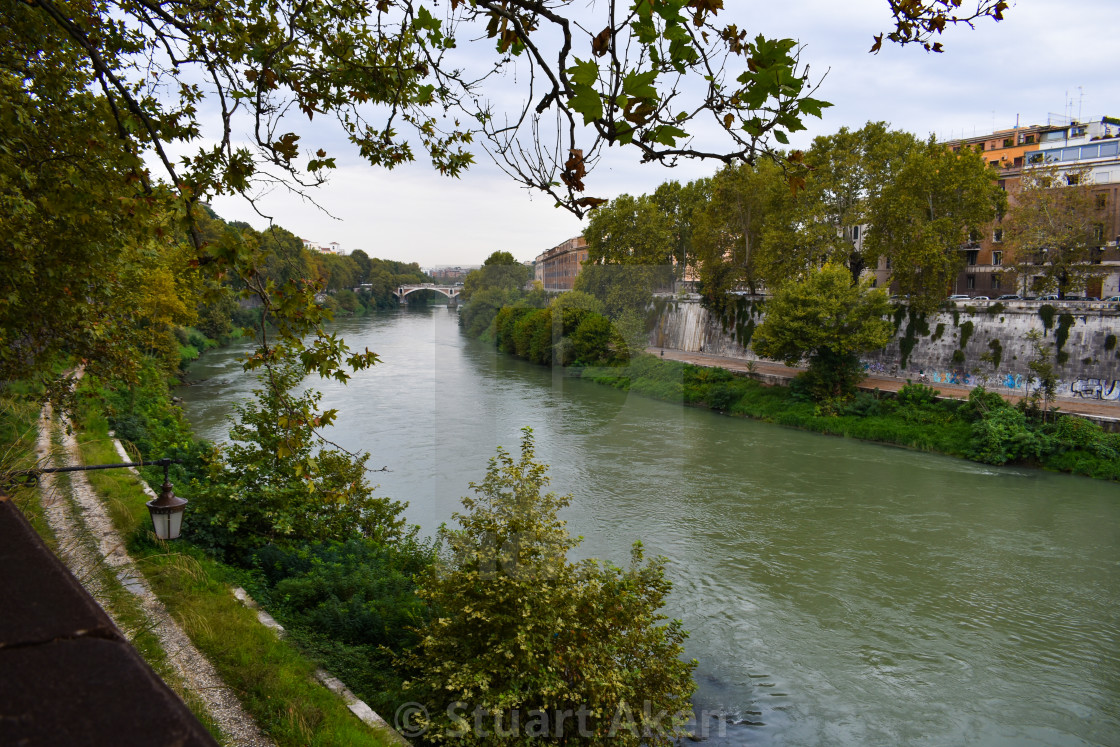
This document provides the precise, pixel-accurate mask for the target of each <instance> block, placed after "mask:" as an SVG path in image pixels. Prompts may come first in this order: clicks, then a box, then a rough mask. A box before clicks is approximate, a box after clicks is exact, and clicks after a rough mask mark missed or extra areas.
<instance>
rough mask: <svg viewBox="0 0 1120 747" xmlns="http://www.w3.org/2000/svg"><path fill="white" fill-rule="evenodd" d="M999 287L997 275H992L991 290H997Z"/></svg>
mask: <svg viewBox="0 0 1120 747" xmlns="http://www.w3.org/2000/svg"><path fill="white" fill-rule="evenodd" d="M999 289H1000V279H999V275H992V290H999Z"/></svg>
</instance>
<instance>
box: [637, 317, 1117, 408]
mask: <svg viewBox="0 0 1120 747" xmlns="http://www.w3.org/2000/svg"><path fill="white" fill-rule="evenodd" d="M659 304H660V305H661V310H660V315H659V318H658V322H657V325H656V326H655V328H654V330H653V332H652V333H651V334H650V344H651V345H654V346H657V347H666V348H671V349H677V350H685V351H689V352H704V353H708V354H711V355H721V356H727V357H731V358H742V359H746V360H751V359H757V358H758V356H756V355H755V354H754V353H753V351H752V350H751V349H750V338H751V336H752V335H753V332H754V328H755V327H756V326H757V325H758V324H759V323H761V321H762V319H763V317H764V314H765V301H763V300H761V299H758V298H753V297H749V296H740V297H737V298H736V300H735V302H734V311H733V312H731V313H729V314H728V316H727V318H725V319H719V318H716V317H714V316H713V315H712V314H710V313H709V312H708V310H707V309H705V308H703V307H702V306H701V305H700V303H699V300H698V299H697V298H688V299H671V300H670V299H661V300H659ZM892 323H893V324H894V326H895V328H896V332H895V334H894V337H893V338H892V339H891V342H890V344H888V345H887V347H886V348H885V349H884V350H882V351H880V352H878V353H874V354H869V355H867V356H865V358H864V364H865V366H866V367H867V369H868V371H869V372H872V373H875V374H877V375H886V376H896V377H898V378H900V379H906V378H916V377H917V375H918V373H919V371H924V372H925V373H926V375H927V376H928V377H929V380H930V383H932V384H937V383H955V384H965V385H970V386H975V385H977V384H984V385H985V386H987V387H988V388H989V389H995V390H997V391H1001V392H1004V393H1012V394H1024V393H1025V392H1027V391H1028V387H1029V385H1030V372H1029V369H1028V368H1027V362H1028V361H1029V360H1030V359H1031V358H1032V357H1033V351H1032V350H1031V347H1030V343H1029V341H1028V340H1027V338H1026V336H1027V333H1028V332H1029V331H1030V330H1032V329H1037V330H1038V331H1039V332H1041V333H1042V334H1043V336H1044V340H1045V342H1046V343H1047V344H1048V345H1049V346H1050V350H1051V352H1052V353H1053V354H1054V358H1055V363H1056V364H1060V365H1056V370H1057V371H1058V375H1059V377H1060V379H1061V381H1060V384H1059V396H1063V397H1071V398H1081V399H1100V400H1112V401H1117V400H1120V342H1118V340H1117V338H1118V337H1120V311H1118V310H1117V308H1116V305H1115V304H1105V303H1092V304H1089V303H1072V302H1070V303H1066V302H1053V303H1049V304H1039V303H1037V302H1012V303H1008V304H1006V305H1005V304H997V303H996V302H990V303H988V304H983V303H981V304H977V305H967V304H960V305H959V306H957V307H956V308H953V309H950V310H944V311H941V312H939V313H936V314H930V315H928V316H925V317H922V316H919V315H911V314H910V313H909V312H908V311H907V309H906V308H905V307H896V311H895V314H894V315H893V317H892Z"/></svg>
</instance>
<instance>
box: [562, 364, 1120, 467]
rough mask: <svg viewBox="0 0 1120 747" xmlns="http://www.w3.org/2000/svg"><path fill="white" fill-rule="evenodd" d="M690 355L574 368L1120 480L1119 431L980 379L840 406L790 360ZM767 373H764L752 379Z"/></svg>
mask: <svg viewBox="0 0 1120 747" xmlns="http://www.w3.org/2000/svg"><path fill="white" fill-rule="evenodd" d="M742 365H743V366H744V369H745V370H741V371H732V370H729V369H728V368H723V367H719V366H714V365H696V364H693V363H687V362H683V361H679V360H672V359H666V358H665V357H663V356H661V355H660V351H659V354H658V355H657V356H653V355H650V354H648V353H647V354H643V355H641V356H638V357H635V358H633V359H632V360H631V361H630V363H629V365H627V366H606V367H586V368H573V369H572V373H573V374H575V375H579V376H580V377H581V378H586V379H590V380H593V381H595V382H598V383H601V384H607V385H609V386H613V387H616V388H619V389H625V390H627V391H629V392H632V393H635V394H641V395H643V396H648V397H653V398H655V399H661V400H664V401H668V402H680V403H682V404H687V405H691V406H698V407H707V408H709V409H712V410H715V411H718V412H721V413H724V414H728V415H733V416H741V417H749V418H753V419H755V420H761V421H763V422H769V423H775V424H778V425H785V426H791V427H795V428H800V429H802V430H808V431H813V432H815V433H822V434H827V435H834V436H843V437H845V438H857V439H860V440H864V441H872V442H876V443H883V444H892V445H896V446H903V447H907V448H912V449H918V450H921V451H929V452H934V453H939V454H945V455H948V456H953V457H959V458H963V459H968V460H971V461H976V462H982V463H985V464H994V465H1003V464H1015V465H1021V466H1028V467H1040V468H1042V469H1047V470H1052V471H1056V472H1068V473H1071V474H1076V475H1083V476H1086V477H1092V478H1096V479H1103V480H1113V481H1116V480H1120V434H1115V433H1106V432H1105V431H1104V430H1103V429H1102V428H1101V426H1100V425H1098V424H1096V423H1094V422H1091V421H1089V420H1086V419H1083V418H1077V417H1071V416H1066V415H1061V414H1054V413H1049V414H1043V413H1041V412H1036V411H1034V410H1032V409H1031V408H1030V407H1027V406H1025V405H1026V404H1027V403H1019V404H1020V405H1024V406H1018V407H1017V406H1014V405H1012V403H1010V402H1008V401H1007V400H1006V399H1004V398H1003V397H1001V396H1000V395H998V394H995V393H993V392H985V391H984V390H983V389H982V388H980V387H977V388H974V389H972V390H971V391H970V393H969V395H968V397H967V399H966V400H963V401H962V400H959V399H953V398H943V397H940V396H939V395H940V394H941V393H940V392H939V390H937V389H935V388H933V387H929V386H924V385H921V384H905V385H902V386H900V387H898V389H897V390H896V391H891V393H890V395H888V394H886V393H885V391H884V390H880V389H877V388H873V389H872V390H871V391H866V390H865V391H862V392H860V393H859V394H858V395H857V396H856V397H855V398H854V399H852V400H851V401H850V402H848V403H845V404H843V405H841V406H840V407H839V408H838V409H835V410H833V409H827V408H824V407H822V406H821V405H820V404H817V403H814V402H813V401H811V399H810V398H808V397H807V396H805V395H803V394H801V393H800V392H799V391H798V387H797V379H796V377H793V378H792V379H790V380H789V382H790V384H789V385H783V383H782V382H781V381H779V380H780V379H784V378H785V377H786V376H788V375H789V374H790V373H792V371H791V370H788V369H787V370H786V371H784V372H783V371H773V370H757V364H754V363H753V362H744V363H743V364H742ZM756 377H758V378H762V379H764V380H767V381H766V383H763V382H762V381H759V380H757V379H756Z"/></svg>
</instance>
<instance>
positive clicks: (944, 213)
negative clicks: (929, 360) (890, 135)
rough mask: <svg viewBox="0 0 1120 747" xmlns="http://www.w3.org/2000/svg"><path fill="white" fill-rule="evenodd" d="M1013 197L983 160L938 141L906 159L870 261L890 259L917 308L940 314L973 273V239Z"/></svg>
mask: <svg viewBox="0 0 1120 747" xmlns="http://www.w3.org/2000/svg"><path fill="white" fill-rule="evenodd" d="M1006 204H1007V197H1006V195H1005V194H1004V192H1003V190H1002V189H1000V188H999V186H998V184H997V174H996V172H995V170H994V169H991V168H990V167H989V166H988V164H987V162H986V161H985V160H984V158H983V157H982V156H981V154H980V153H978V152H976V151H973V150H971V149H969V148H962V149H961V150H960V151H957V152H954V151H952V150H950V149H949V148H948V147H946V146H944V145H940V144H938V143H936V142H935V141H934V140H933V138H932V137H931V138H930V140H929V141H928V142H927V143H926V144H925V145H924V146H922V147H920V148H915V149H914V150H912V151H911V152H910V153H909V154H908V155H907V156H906V158H905V161H904V162H903V164H902V167H901V168H900V169H899V171H898V174H897V176H896V177H895V178H894V180H893V181H891V182H890V183H888V184H886V185H885V186H884V187H883V190H882V192H881V193H880V196H879V198H878V199H877V200H875V201H874V202H873V204H872V207H871V211H870V219H871V226H870V228H869V229H868V232H867V237H866V241H865V243H864V246H865V248H866V250H867V251H866V255H867V261H868V262H873V261H877V260H878V258H879V257H881V256H882V257H886V258H887V260H888V261H889V262H890V263H891V267H892V275H891V278H892V281H893V282H895V283H897V284H898V288H899V290H900V291H901V292H902V293H905V294H909V295H910V303H911V306H912V307H914V308H917V309H920V310H926V311H928V310H932V309H934V308H936V307H937V306H938V304H940V303H941V301H942V300H943V299H944V298H945V295H946V293H947V292H948V291H949V289H950V288H951V287H952V283H953V279H954V278H955V277H956V276H957V274H958V273H959V272H960V271H961V269H963V268H964V266H965V261H966V257H965V254H964V252H963V251H962V250H963V249H965V248H966V245H967V242H968V241H969V237H970V236H971V235H975V234H977V233H979V231H980V230H981V228H983V227H984V226H985V225H987V224H988V223H990V222H991V221H992V220H994V219H995V218H996V217H997V216H999V215H1002V213H1003V211H1004V209H1005V207H1006Z"/></svg>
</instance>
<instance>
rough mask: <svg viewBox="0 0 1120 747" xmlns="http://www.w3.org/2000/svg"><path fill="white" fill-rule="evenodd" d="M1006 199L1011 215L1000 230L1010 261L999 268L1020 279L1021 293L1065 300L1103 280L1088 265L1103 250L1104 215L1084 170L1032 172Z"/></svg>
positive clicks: (1096, 267) (1098, 269)
mask: <svg viewBox="0 0 1120 747" xmlns="http://www.w3.org/2000/svg"><path fill="white" fill-rule="evenodd" d="M1011 199H1012V200H1013V201H1014V209H1013V210H1011V211H1010V212H1009V214H1008V218H1007V220H1006V221H1005V222H1004V226H1003V240H1004V243H1005V244H1006V246H1007V249H1008V255H1009V256H1008V257H1007V260H1008V261H1006V262H1005V263H1004V264H1005V265H1007V266H1008V267H1009V268H1010V269H1012V270H1013V271H1014V273H1015V274H1016V275H1017V276H1018V277H1019V278H1020V280H1019V289H1020V290H1025V291H1026V292H1029V293H1034V294H1039V295H1041V294H1044V293H1057V294H1059V295H1060V296H1062V297H1065V295H1066V294H1067V293H1070V292H1071V291H1073V290H1077V291H1078V292H1081V291H1083V290H1084V288H1085V285H1086V283H1087V282H1088V281H1091V280H1094V279H1096V278H1100V277H1101V276H1102V275H1103V274H1104V273H1103V271H1102V268H1101V266H1100V264H1095V263H1094V262H1093V260H1094V259H1099V256H1100V255H1099V254H1098V252H1097V248H1098V247H1100V246H1102V245H1103V244H1104V238H1105V237H1104V235H1103V223H1104V219H1103V213H1104V210H1103V209H1102V208H1101V207H1100V206H1098V204H1097V201H1096V198H1095V195H1094V193H1093V187H1092V184H1091V183H1090V180H1089V174H1088V173H1086V170H1073V171H1065V172H1060V171H1059V170H1058V169H1056V168H1055V167H1053V166H1047V167H1043V168H1040V169H1031V170H1029V171H1026V172H1025V173H1024V174H1023V175H1022V176H1021V177H1020V179H1019V183H1018V184H1017V185H1016V186H1015V187H1014V188H1013V193H1012V195H1011Z"/></svg>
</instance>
